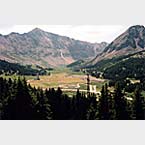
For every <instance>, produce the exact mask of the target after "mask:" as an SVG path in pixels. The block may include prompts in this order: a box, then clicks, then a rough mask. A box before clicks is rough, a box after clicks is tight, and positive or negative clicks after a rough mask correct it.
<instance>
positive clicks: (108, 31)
mask: <svg viewBox="0 0 145 145" xmlns="http://www.w3.org/2000/svg"><path fill="white" fill-rule="evenodd" d="M128 27H129V26H122V25H0V34H3V35H7V34H9V33H11V32H17V33H20V34H22V33H26V32H29V31H31V30H32V29H34V28H40V29H42V30H44V31H47V32H51V33H55V34H59V35H63V36H68V37H70V38H74V39H78V40H82V41H88V42H92V43H95V42H98V43H100V42H104V41H105V42H108V43H110V42H111V41H113V40H114V39H115V38H116V37H118V36H119V35H120V34H122V33H123V32H124V31H126V30H127V29H128Z"/></svg>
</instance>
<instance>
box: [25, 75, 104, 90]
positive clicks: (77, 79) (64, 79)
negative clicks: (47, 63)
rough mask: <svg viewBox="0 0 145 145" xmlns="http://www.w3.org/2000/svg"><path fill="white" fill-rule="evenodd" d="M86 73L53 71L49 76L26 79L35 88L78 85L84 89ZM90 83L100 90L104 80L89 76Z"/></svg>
mask: <svg viewBox="0 0 145 145" xmlns="http://www.w3.org/2000/svg"><path fill="white" fill-rule="evenodd" d="M86 78H87V77H86V75H76V74H74V75H72V74H69V73H54V74H51V75H50V76H40V80H35V79H28V80H27V82H28V83H30V85H31V86H35V87H36V88H38V87H41V88H52V87H53V88H57V87H61V88H72V89H74V88H77V87H78V86H80V89H86V83H87V80H86ZM90 80H91V83H92V84H93V85H96V86H97V88H98V89H99V90H100V88H101V87H102V85H103V84H104V82H105V80H101V79H100V80H97V79H96V78H94V77H90Z"/></svg>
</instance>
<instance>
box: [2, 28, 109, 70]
mask: <svg viewBox="0 0 145 145" xmlns="http://www.w3.org/2000/svg"><path fill="white" fill-rule="evenodd" d="M106 45H107V44H106V43H101V44H99V43H89V42H84V41H79V40H74V39H71V38H69V37H65V36H60V35H57V34H53V33H48V32H45V31H43V30H41V29H39V28H35V29H34V30H32V31H30V32H28V33H24V34H18V33H11V34H9V35H5V36H4V35H0V59H2V60H6V61H9V62H17V63H20V64H37V65H40V66H45V67H48V66H49V67H50V66H51V67H57V66H61V65H67V64H70V63H72V62H74V61H76V60H79V59H86V58H93V57H94V56H95V55H97V54H98V53H100V52H102V51H103V50H104V48H105V47H106Z"/></svg>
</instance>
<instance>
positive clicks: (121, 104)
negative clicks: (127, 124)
mask: <svg viewBox="0 0 145 145" xmlns="http://www.w3.org/2000/svg"><path fill="white" fill-rule="evenodd" d="M114 109H115V112H116V117H115V119H118V120H125V119H128V118H129V117H128V110H127V100H126V98H125V97H124V94H123V93H122V90H121V87H120V84H119V83H116V84H115V90H114Z"/></svg>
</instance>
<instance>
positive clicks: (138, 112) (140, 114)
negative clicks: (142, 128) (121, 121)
mask: <svg viewBox="0 0 145 145" xmlns="http://www.w3.org/2000/svg"><path fill="white" fill-rule="evenodd" d="M134 97H135V98H134V111H135V119H136V120H143V119H145V110H144V99H143V97H142V96H141V90H140V87H139V86H137V87H136V89H135V92H134Z"/></svg>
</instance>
